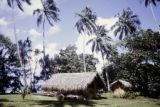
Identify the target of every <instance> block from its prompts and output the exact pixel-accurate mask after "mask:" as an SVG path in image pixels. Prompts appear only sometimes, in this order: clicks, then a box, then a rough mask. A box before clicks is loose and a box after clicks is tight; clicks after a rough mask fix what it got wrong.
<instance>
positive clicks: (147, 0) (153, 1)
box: [143, 0, 160, 31]
mask: <svg viewBox="0 0 160 107" xmlns="http://www.w3.org/2000/svg"><path fill="white" fill-rule="evenodd" d="M143 1H144V3H145V6H146V7H148V5H149V6H150V9H151V12H152V16H153V19H154V21H155V24H156V27H157V28H158V30H159V31H160V28H159V24H158V21H157V18H156V15H155V13H154V11H153V6H152V5H154V6H157V2H160V0H143Z"/></svg>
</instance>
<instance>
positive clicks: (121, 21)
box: [111, 8, 141, 40]
mask: <svg viewBox="0 0 160 107" xmlns="http://www.w3.org/2000/svg"><path fill="white" fill-rule="evenodd" d="M116 16H117V17H118V21H117V22H116V23H115V24H114V25H113V26H112V27H111V30H114V34H115V36H117V35H118V36H119V39H120V40H122V38H123V36H127V35H128V34H132V33H134V32H136V31H137V30H138V29H139V28H140V24H141V23H140V20H139V18H138V16H137V15H135V14H133V11H131V9H130V8H127V9H123V12H122V13H121V14H120V13H118V14H117V15H116Z"/></svg>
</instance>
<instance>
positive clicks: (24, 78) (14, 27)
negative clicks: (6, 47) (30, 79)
mask: <svg viewBox="0 0 160 107" xmlns="http://www.w3.org/2000/svg"><path fill="white" fill-rule="evenodd" d="M12 20H13V32H14V36H15V40H16V46H17V52H18V58H19V62H20V66H21V71H23V82H24V90H22V92H24V91H25V90H26V88H27V80H26V73H25V68H24V66H23V63H22V58H21V55H20V49H19V43H18V37H17V32H16V25H15V15H14V5H12Z"/></svg>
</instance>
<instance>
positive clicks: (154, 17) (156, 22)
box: [149, 3, 160, 33]
mask: <svg viewBox="0 0 160 107" xmlns="http://www.w3.org/2000/svg"><path fill="white" fill-rule="evenodd" d="M149 6H150V9H151V13H152V16H153V19H154V22H155V24H156V27H157V29H158V31H159V33H160V27H159V25H158V21H157V18H156V15H155V14H154V11H153V6H152V4H151V3H150V4H149Z"/></svg>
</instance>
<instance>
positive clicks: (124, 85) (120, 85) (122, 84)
mask: <svg viewBox="0 0 160 107" xmlns="http://www.w3.org/2000/svg"><path fill="white" fill-rule="evenodd" d="M110 88H111V90H112V91H115V90H116V89H118V88H121V89H123V90H124V91H128V90H131V88H132V84H131V83H129V82H127V81H125V80H121V79H119V80H117V81H114V82H113V83H111V84H110Z"/></svg>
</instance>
